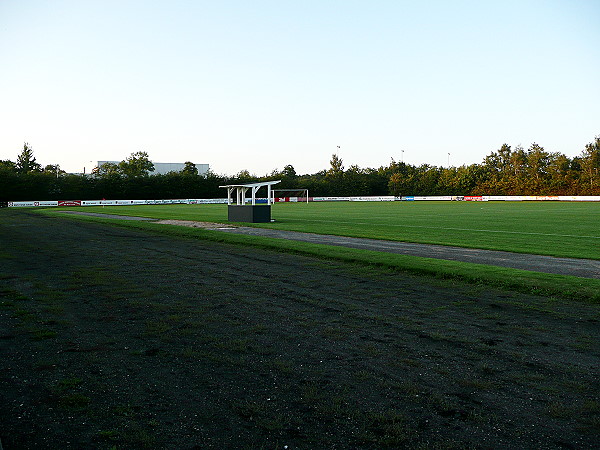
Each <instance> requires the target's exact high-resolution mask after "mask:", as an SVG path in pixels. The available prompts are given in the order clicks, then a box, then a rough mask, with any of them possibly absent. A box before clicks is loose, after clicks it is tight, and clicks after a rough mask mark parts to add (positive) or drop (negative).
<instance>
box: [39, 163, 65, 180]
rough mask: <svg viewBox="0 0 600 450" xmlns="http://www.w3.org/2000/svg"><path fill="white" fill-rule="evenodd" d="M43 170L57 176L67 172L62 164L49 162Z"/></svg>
mask: <svg viewBox="0 0 600 450" xmlns="http://www.w3.org/2000/svg"><path fill="white" fill-rule="evenodd" d="M43 172H44V173H49V174H52V175H55V176H56V177H57V178H58V176H59V175H64V174H65V173H66V172H65V171H64V170H62V169H61V168H60V164H48V165H46V167H44V170H43Z"/></svg>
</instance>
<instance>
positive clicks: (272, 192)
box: [271, 188, 308, 204]
mask: <svg viewBox="0 0 600 450" xmlns="http://www.w3.org/2000/svg"><path fill="white" fill-rule="evenodd" d="M281 192H295V193H299V192H302V193H303V194H302V195H301V196H300V195H297V196H296V195H277V194H278V193H281ZM271 195H272V197H271V203H272V204H275V203H280V202H275V199H276V198H286V197H297V198H306V204H308V189H306V188H298V189H271ZM286 203H287V202H286ZM296 203H304V202H296Z"/></svg>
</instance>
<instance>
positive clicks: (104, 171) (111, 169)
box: [92, 162, 121, 178]
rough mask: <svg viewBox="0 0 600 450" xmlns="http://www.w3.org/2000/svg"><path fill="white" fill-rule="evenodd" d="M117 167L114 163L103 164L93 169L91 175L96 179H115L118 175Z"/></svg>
mask: <svg viewBox="0 0 600 450" xmlns="http://www.w3.org/2000/svg"><path fill="white" fill-rule="evenodd" d="M120 173H121V172H120V171H119V166H118V165H117V164H115V163H111V162H105V163H104V164H100V165H99V166H98V167H94V169H93V170H92V174H94V175H96V176H98V177H102V178H104V177H115V176H119V175H120Z"/></svg>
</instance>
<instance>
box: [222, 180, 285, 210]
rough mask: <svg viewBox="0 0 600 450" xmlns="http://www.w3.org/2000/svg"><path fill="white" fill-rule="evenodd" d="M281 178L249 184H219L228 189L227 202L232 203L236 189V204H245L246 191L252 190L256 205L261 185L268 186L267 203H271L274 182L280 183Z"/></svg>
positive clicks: (253, 201)
mask: <svg viewBox="0 0 600 450" xmlns="http://www.w3.org/2000/svg"><path fill="white" fill-rule="evenodd" d="M280 182H281V180H275V181H261V182H260V183H248V184H227V185H225V186H219V187H221V188H226V189H227V204H228V205H231V203H232V202H231V194H232V193H233V191H235V195H236V201H235V204H236V205H238V206H239V205H245V204H246V192H247V191H248V190H250V192H251V195H252V197H251V199H252V204H253V205H256V191H258V190H259V189H260V188H261V187H263V186H267V204H269V205H270V204H271V186H273V185H274V184H277V183H280Z"/></svg>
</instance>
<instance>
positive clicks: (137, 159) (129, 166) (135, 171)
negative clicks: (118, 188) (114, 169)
mask: <svg viewBox="0 0 600 450" xmlns="http://www.w3.org/2000/svg"><path fill="white" fill-rule="evenodd" d="M119 171H120V172H121V173H122V174H123V175H125V176H126V177H128V178H139V177H145V176H147V175H148V173H149V172H154V164H153V163H152V161H150V158H149V157H148V153H146V152H135V153H132V154H131V155H129V156H128V157H127V159H126V160H124V161H121V162H120V163H119Z"/></svg>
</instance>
